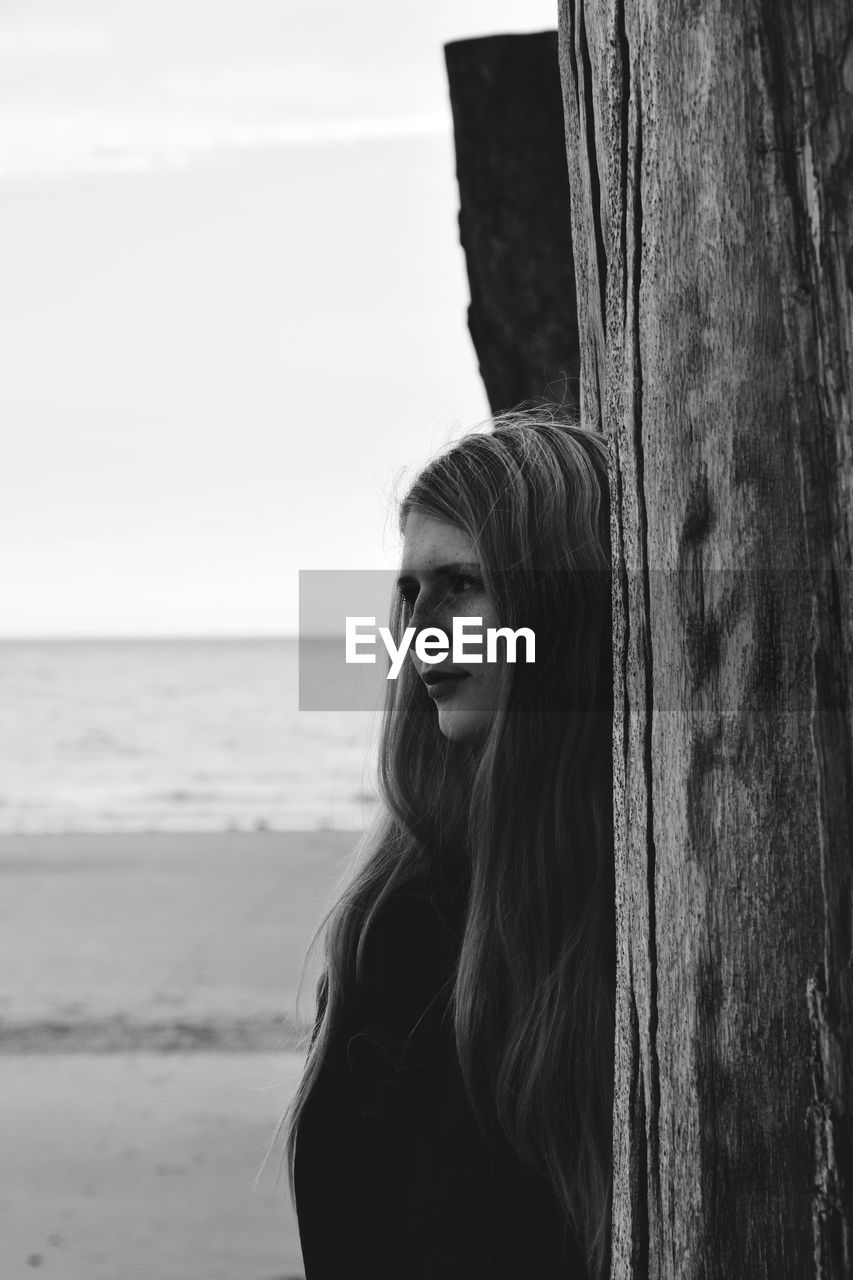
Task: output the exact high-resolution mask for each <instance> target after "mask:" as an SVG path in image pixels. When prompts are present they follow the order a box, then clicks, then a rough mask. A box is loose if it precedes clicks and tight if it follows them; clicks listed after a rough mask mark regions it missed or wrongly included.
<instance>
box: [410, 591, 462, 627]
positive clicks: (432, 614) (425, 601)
mask: <svg viewBox="0 0 853 1280" xmlns="http://www.w3.org/2000/svg"><path fill="white" fill-rule="evenodd" d="M447 624H448V609H447V597H446V596H429V595H427V594H425V593H424V592H423V591H421V592H420V593H419V594H418V598H417V600H416V601H415V607H414V609H413V610H412V616H411V619H410V621H409V626H411V627H414V628H415V631H416V632H417V631H423V630H424V629H425V628H426V627H439V628H440V629H441V630H442V631H447V630H448V625H447ZM450 625H451V626H452V622H451V623H450Z"/></svg>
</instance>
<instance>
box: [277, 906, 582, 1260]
mask: <svg viewBox="0 0 853 1280" xmlns="http://www.w3.org/2000/svg"><path fill="white" fill-rule="evenodd" d="M463 905H464V904H463V903H462V902H461V901H460V893H459V891H458V890H457V891H456V892H455V893H454V892H447V891H442V890H436V891H433V892H431V893H430V892H428V891H427V890H423V891H420V892H419V891H417V890H415V889H408V890H403V891H400V892H398V893H397V894H396V895H395V896H394V897H393V898H392V899H391V900H389V902H388V903H387V904H386V905H385V907H384V908H383V910H382V912H381V914H380V915H379V916H378V917H377V919H376V921H375V922H374V925H373V926H372V927H371V929H370V932H369V934H368V938H367V940H366V942H365V955H364V971H363V980H362V981H361V983H360V984H359V986H358V989H357V991H356V994H355V999H354V1001H353V1005H352V1008H351V1009H350V1010H348V1011H347V1013H346V1015H345V1016H344V1017H343V1018H342V1019H341V1020H340V1022H339V1024H338V1025H337V1026H336V1027H335V1028H334V1030H333V1032H332V1035H331V1038H330V1041H329V1045H328V1050H327V1053H326V1056H325V1060H324V1062H323V1065H322V1067H321V1069H320V1072H319V1075H318V1077H317V1079H316V1082H315V1086H314V1088H313V1090H312V1093H311V1096H310V1097H309V1099H308V1101H307V1103H306V1105H305V1108H304V1110H303V1113H302V1117H301V1119H300V1124H299V1130H298V1136H297V1143H296V1161H295V1192H296V1207H297V1215H298V1219H299V1233H300V1237H301V1241H302V1251H303V1258H304V1263H305V1274H306V1280H361V1277H369V1280H463V1278H464V1280H510V1278H512V1280H522V1278H523V1277H524V1278H526V1277H531V1278H535V1280H557V1278H558V1277H559V1280H586V1270H585V1267H584V1264H583V1261H582V1259H581V1255H580V1252H579V1250H578V1247H577V1244H576V1243H575V1241H574V1239H573V1237H572V1236H571V1235H570V1234H568V1232H567V1230H566V1228H565V1225H564V1220H563V1215H561V1213H560V1211H559V1209H558V1207H557V1204H556V1202H555V1199H554V1196H553V1194H552V1192H551V1189H550V1186H549V1184H548V1183H547V1182H546V1181H545V1180H544V1179H543V1178H542V1177H540V1176H539V1175H537V1174H536V1173H534V1172H532V1171H530V1170H528V1169H527V1168H525V1167H523V1166H522V1164H521V1163H520V1162H519V1160H518V1158H517V1157H516V1156H515V1155H514V1153H513V1152H512V1150H511V1149H510V1147H509V1145H508V1144H507V1143H506V1142H504V1141H503V1140H498V1139H493V1138H486V1137H485V1136H484V1135H483V1133H482V1132H481V1130H480V1128H479V1127H478V1124H477V1122H476V1120H475V1118H474V1115H473V1112H472V1110H471V1107H470V1104H469V1102H468V1100H467V1097H466V1094H465V1090H464V1087H463V1083H462V1075H461V1071H460V1067H459V1063H458V1060H457V1056H456V1050H455V1044H454V1039H453V1031H452V1026H451V1024H450V1016H449V1012H448V1001H449V997H450V992H451V988H452V983H453V977H454V973H455V967H456V964H457V961H458V954H459V945H460V939H461V918H462V914H461V907H462V906H463Z"/></svg>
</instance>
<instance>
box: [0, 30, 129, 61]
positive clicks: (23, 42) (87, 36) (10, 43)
mask: <svg viewBox="0 0 853 1280" xmlns="http://www.w3.org/2000/svg"><path fill="white" fill-rule="evenodd" d="M110 43H111V42H110V38H109V36H108V35H107V33H106V32H105V31H94V30H92V31H87V30H78V29H72V28H68V29H64V28H61V27H60V28H50V27H9V28H6V30H0V59H10V60H11V59H16V60H17V59H21V58H23V59H27V60H39V59H44V58H68V57H75V56H79V55H81V54H82V55H85V56H91V55H93V54H94V55H97V56H101V55H103V54H104V53H106V52H107V50H108V49H109V47H110Z"/></svg>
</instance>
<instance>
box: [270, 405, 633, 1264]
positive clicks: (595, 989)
mask: <svg viewBox="0 0 853 1280" xmlns="http://www.w3.org/2000/svg"><path fill="white" fill-rule="evenodd" d="M416 509H417V510H418V511H423V512H425V513H427V514H430V515H433V516H436V517H438V518H440V519H444V520H447V521H449V522H451V523H452V524H454V525H457V526H458V527H460V528H461V529H463V530H464V531H465V532H466V533H468V535H469V536H470V537H471V538H472V539H473V541H474V543H475V545H476V547H477V550H478V553H479V557H480V563H481V566H482V572H483V577H484V581H485V585H486V588H487V590H488V591H489V592H490V594H491V596H492V598H493V600H494V602H495V606H496V611H497V615H498V617H499V618H500V620H501V625H509V626H512V627H519V626H530V627H532V628H533V630H534V631H535V634H536V663H535V664H533V665H529V666H528V665H527V664H525V663H519V664H516V665H514V666H507V668H506V670H505V687H504V692H503V696H502V701H501V705H500V707H499V709H498V711H497V713H496V715H495V717H494V720H493V723H492V725H491V728H490V730H489V732H488V735H487V737H486V739H485V741H484V742H482V743H480V744H479V745H478V746H472V745H470V744H469V743H465V742H454V741H449V740H447V739H445V738H443V737H442V735H441V734H440V733H439V731H438V727H437V721H436V716H435V709H434V706H433V705H432V703H431V702H430V701H429V699H428V697H427V694H426V691H425V689H424V686H423V682H422V681H421V680H420V679H419V678H418V676H417V673H416V671H415V669H414V667H413V665H412V664H410V663H407V664H405V665H404V668H403V670H402V671H401V673H400V675H399V677H398V679H397V680H396V681H394V680H389V681H388V692H387V697H386V704H385V709H384V716H383V724H382V732H381V739H380V747H379V782H380V791H381V795H382V799H383V801H384V809H383V814H382V817H381V819H380V821H379V822H378V824H377V825H376V827H375V828H374V830H373V831H372V832H371V833H370V834H369V836H368V838H367V841H366V844H365V847H364V848H363V849H362V850H361V856H360V858H359V868H358V870H357V872H356V873H355V875H354V877H353V879H352V881H351V882H350V884H349V885H348V887H347V888H346V890H345V891H344V893H343V895H342V896H341V898H340V900H339V901H338V903H337V904H336V906H335V907H334V908H333V910H332V911H331V912H330V914H329V916H328V918H327V920H326V921H325V926H324V944H325V961H326V963H325V978H324V982H325V995H326V1002H325V1011H324V1013H323V1017H322V1020H321V1022H320V1025H319V1028H318V1032H317V1035H316V1037H315V1040H314V1043H313V1047H312V1050H311V1053H310V1054H309V1057H308V1061H307V1064H306V1068H305V1072H304V1075H303V1078H302V1081H301V1083H300V1086H299V1089H298V1091H297V1094H296V1097H295V1099H294V1102H293V1104H292V1106H291V1109H290V1111H289V1113H288V1117H287V1118H286V1124H287V1127H288V1138H287V1152H288V1158H289V1167H290V1173H291V1184H292V1181H293V1164H294V1157H295V1149H296V1141H297V1137H298V1128H299V1117H300V1114H301V1112H302V1109H303V1107H304V1105H305V1103H306V1100H307V1098H308V1096H309V1094H310V1093H311V1090H312V1088H313V1085H314V1082H315V1080H316V1077H317V1073H318V1071H319V1067H320V1064H321V1062H322V1060H323V1056H324V1053H325V1051H326V1047H327V1044H328V1040H329V1035H330V1032H331V1028H332V1027H333V1026H334V1024H335V1023H336V1021H337V1020H338V1017H339V1015H340V1012H341V1010H342V1009H343V1008H344V1007H345V1006H347V1004H348V1002H349V999H350V994H351V992H352V990H353V988H354V986H355V984H356V983H357V982H358V978H359V972H360V966H361V959H362V953H363V946H364V941H365V937H366V935H367V931H368V929H369V927H370V923H371V921H372V919H373V918H374V917H375V915H376V913H377V912H378V911H379V910H380V908H381V906H382V904H383V903H384V902H385V901H386V900H387V898H388V897H389V895H390V894H391V893H392V892H393V891H394V890H395V889H397V888H399V887H400V886H401V885H403V884H404V883H407V882H409V881H411V880H413V879H416V878H418V877H420V876H422V875H424V874H426V873H427V871H428V869H429V867H430V865H431V864H433V865H434V863H435V860H436V859H439V858H440V859H443V860H444V862H445V863H447V864H452V865H453V866H454V867H455V869H456V870H457V871H458V872H460V873H461V874H462V875H463V876H464V878H465V883H466V884H467V887H468V905H467V915H466V920H465V927H464V934H463V938H462V945H461V953H460V957H459V964H458V970H457V974H456V980H455V986H454V990H453V997H452V1014H453V1026H454V1030H455V1036H456V1046H457V1052H458V1057H459V1062H460V1065H461V1069H462V1075H463V1078H464V1081H465V1085H466V1089H467V1092H468V1095H469V1099H470V1101H471V1104H472V1106H473V1108H474V1111H475V1113H476V1115H477V1117H478V1119H479V1121H480V1123H481V1126H482V1127H483V1129H484V1130H486V1131H488V1130H489V1128H494V1127H497V1128H498V1129H499V1130H500V1131H502V1132H503V1134H504V1135H505V1136H506V1138H507V1139H508V1141H509V1142H510V1144H511V1146H512V1147H513V1149H514V1150H515V1152H516V1153H517V1155H518V1157H519V1159H520V1160H521V1161H523V1162H524V1163H525V1164H527V1165H528V1166H530V1167H531V1168H534V1169H537V1170H539V1171H540V1172H541V1173H542V1174H543V1175H544V1176H545V1177H546V1178H547V1179H548V1180H549V1182H550V1184H551V1186H552V1187H553V1190H554V1193H555V1195H556V1197H557V1199H558V1201H559V1202H560V1203H561V1204H562V1206H563V1208H564V1211H565V1213H566V1217H567V1221H568V1223H569V1224H570V1226H571V1228H572V1230H573V1231H574V1233H575V1235H576V1236H577V1238H578V1240H579V1241H580V1242H581V1245H582V1247H583V1248H584V1250H585V1252H586V1256H587V1259H588V1264H589V1267H590V1271H591V1273H592V1274H594V1275H596V1276H604V1275H605V1274H606V1272H607V1269H608V1266H609V1252H610V1211H611V1187H612V1156H611V1127H612V1103H613V1026H614V983H615V977H614V975H615V939H614V932H615V929H614V911H615V906H614V888H613V830H612V763H611V740H612V739H611V718H612V645H611V628H610V586H609V583H610V579H609V572H610V550H609V504H608V480H607V448H606V444H605V441H604V439H603V437H601V436H600V435H598V434H597V433H594V432H590V431H584V430H581V429H580V428H579V427H577V426H574V425H571V424H568V423H566V422H564V421H560V420H558V419H557V418H556V417H555V416H554V415H553V413H552V412H551V411H547V410H521V411H517V412H515V413H512V414H504V415H502V416H501V417H500V418H498V419H496V420H495V422H494V424H493V427H492V429H491V430H490V431H489V432H485V433H484V432H474V433H471V434H470V435H467V436H465V437H464V438H463V439H462V440H460V441H458V442H457V443H455V444H454V445H452V446H451V447H450V448H449V449H447V450H446V451H445V452H444V453H442V454H440V455H439V456H438V457H437V458H436V459H434V460H433V461H432V462H431V463H430V464H429V465H428V466H427V467H426V468H425V469H424V470H423V471H422V472H421V474H420V475H419V476H418V478H417V479H416V481H415V482H414V484H413V485H412V486H411V488H410V490H409V492H408V494H407V495H406V497H405V499H404V500H403V503H402V507H401V518H400V523H401V528H402V527H404V526H405V521H406V518H407V516H408V514H409V512H410V511H412V510H416ZM410 612H411V611H410V608H409V606H408V605H407V604H406V602H405V601H404V600H403V599H402V598H400V599H397V600H396V601H395V604H394V607H393V610H392V618H391V630H392V632H393V633H394V635H395V638H396V640H397V642H398V643H399V639H400V636H401V634H402V631H403V629H404V628H405V627H406V625H407V624H408V619H409V615H410Z"/></svg>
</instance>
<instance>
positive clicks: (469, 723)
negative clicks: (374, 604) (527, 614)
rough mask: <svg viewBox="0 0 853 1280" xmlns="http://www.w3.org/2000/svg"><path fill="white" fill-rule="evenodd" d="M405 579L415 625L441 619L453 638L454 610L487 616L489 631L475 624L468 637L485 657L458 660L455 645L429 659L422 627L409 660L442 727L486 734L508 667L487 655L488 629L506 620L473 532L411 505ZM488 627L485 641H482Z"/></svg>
mask: <svg viewBox="0 0 853 1280" xmlns="http://www.w3.org/2000/svg"><path fill="white" fill-rule="evenodd" d="M398 586H399V589H400V592H401V594H402V595H403V597H404V598H405V599H406V600H407V601H408V603H409V605H410V606H411V609H412V614H411V618H410V621H409V626H412V627H414V628H415V630H416V633H417V632H419V631H422V630H423V629H424V628H425V627H439V628H440V629H441V630H442V631H443V632H444V633H445V635H446V636H447V638H448V641H449V642H450V644H451V646H452V639H453V619H454V618H481V619H482V624H481V625H482V633H481V630H480V627H474V628H471V629H469V632H468V636H467V637H466V642H465V643H466V649H467V650H468V651H469V652H473V653H475V654H481V655H482V657H483V661H482V662H471V661H465V662H454V661H453V654H452V652H449V653H447V654H446V655H445V656H444V657H443V658H442V659H441V661H440V662H435V663H427V662H424V661H423V660H422V659H421V658H420V657H418V655H417V654H416V653H415V640H416V639H417V635H416V636H415V640H413V642H412V645H411V647H410V648H409V660H410V661H411V662H413V663H414V665H415V668H416V670H417V672H418V675H419V676H420V677H421V679H422V680H423V681H424V684H425V685H426V689H427V692H428V694H429V696H430V698H432V700H433V701H434V702H435V707H436V711H437V713H438V727H439V730H440V732H441V733H443V734H444V736H445V737H446V738H451V739H453V740H454V741H458V742H462V741H466V740H474V739H477V738H481V737H483V736H484V735H485V733H486V732H487V730H488V728H489V725H490V724H491V722H492V719H493V717H494V714H495V712H496V710H497V707H498V701H499V698H500V684H501V667H502V664H501V663H498V662H486V661H485V657H486V649H485V631H486V628H488V627H497V626H499V625H500V623H499V621H498V617H497V613H496V611H495V606H494V603H493V601H492V597H491V596H490V595H489V594H488V592H487V591H486V589H485V587H484V585H483V579H482V576H481V570H480V562H479V560H478V558H477V554H476V551H475V548H474V544H473V542H472V541H471V539H470V538H469V537H468V534H467V533H465V532H464V530H462V529H460V528H459V527H458V525H455V524H450V523H449V522H448V521H446V520H440V519H438V518H437V517H435V516H429V515H424V514H422V513H421V512H418V511H411V512H410V513H409V516H408V518H407V520H406V530H405V538H404V542H403V563H402V565H401V568H400V576H399V579H398ZM481 634H482V636H483V643H482V644H478V643H475V637H479V636H480V635H481ZM498 652H499V653H501V652H502V648H501V647H499V649H498Z"/></svg>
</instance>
